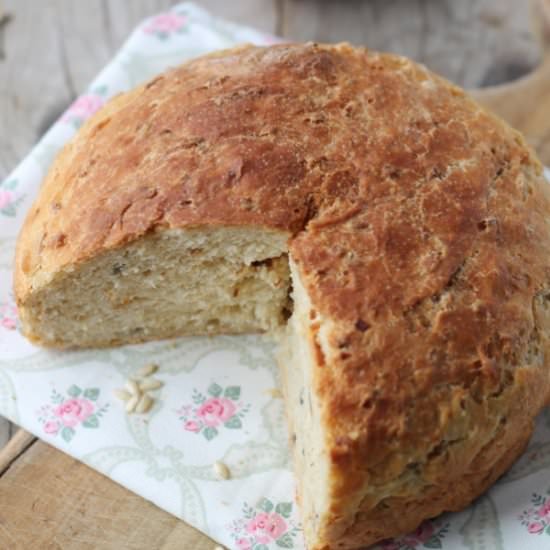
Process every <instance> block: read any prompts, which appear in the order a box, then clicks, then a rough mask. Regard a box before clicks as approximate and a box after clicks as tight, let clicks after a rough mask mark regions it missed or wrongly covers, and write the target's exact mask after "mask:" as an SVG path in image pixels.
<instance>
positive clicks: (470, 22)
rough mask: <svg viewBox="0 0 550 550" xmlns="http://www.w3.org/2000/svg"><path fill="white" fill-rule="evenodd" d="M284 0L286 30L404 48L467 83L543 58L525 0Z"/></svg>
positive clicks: (521, 69)
mask: <svg viewBox="0 0 550 550" xmlns="http://www.w3.org/2000/svg"><path fill="white" fill-rule="evenodd" d="M281 2H282V20H281V22H280V31H281V32H282V33H283V34H284V36H288V37H291V38H293V39H296V40H315V41H327V42H338V41H346V40H347V41H350V42H352V43H354V44H363V45H367V46H368V47H370V48H373V49H378V50H384V51H391V52H396V53H399V54H403V55H407V56H408V57H411V58H413V59H415V60H417V61H420V62H422V63H425V64H426V65H427V66H428V67H430V68H431V69H433V70H435V71H437V72H438V73H440V74H442V75H444V76H446V77H448V78H450V79H451V80H453V81H454V82H456V83H457V84H459V85H461V86H465V87H468V88H474V87H477V86H480V85H482V84H485V83H491V84H495V83H497V82H500V81H506V80H510V79H511V78H515V77H516V76H518V75H519V74H521V73H525V72H527V71H528V70H529V69H530V68H532V67H533V66H534V65H535V64H536V62H537V59H538V49H537V46H536V43H535V40H534V39H533V37H532V36H531V34H530V32H529V10H528V2H527V1H520V2H518V1H517V0H461V1H460V2H457V1H456V0H439V1H436V2H434V1H433V0H393V1H392V2H388V1H387V0H369V1H368V2H367V1H363V0H346V1H345V2H341V1H340V0H323V1H322V2H319V1H317V0H281Z"/></svg>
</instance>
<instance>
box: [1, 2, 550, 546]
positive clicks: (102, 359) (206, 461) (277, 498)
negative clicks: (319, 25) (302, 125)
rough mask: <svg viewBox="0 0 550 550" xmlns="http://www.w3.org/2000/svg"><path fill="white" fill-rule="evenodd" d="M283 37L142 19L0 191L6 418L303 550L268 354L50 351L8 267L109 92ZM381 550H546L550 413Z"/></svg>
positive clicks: (223, 342) (183, 7)
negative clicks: (30, 322) (144, 404)
mask: <svg viewBox="0 0 550 550" xmlns="http://www.w3.org/2000/svg"><path fill="white" fill-rule="evenodd" d="M275 41H277V39H276V38H275V37H272V36H268V35H266V34H263V33H260V32H258V31H255V30H252V29H249V28H245V27H242V26H238V25H234V24H231V23H228V22H225V21H221V20H219V19H216V18H213V17H212V16H210V15H209V14H208V13H206V12H205V11H204V10H202V9H200V8H198V7H197V6H195V5H193V4H190V3H184V4H180V5H178V6H175V7H174V8H173V9H172V10H170V11H169V12H166V13H163V14H160V15H157V16H155V17H152V18H150V19H148V20H147V21H145V22H144V23H143V24H142V25H140V26H139V27H138V28H137V29H136V30H135V31H134V33H133V34H132V35H131V36H130V38H129V39H128V41H127V42H126V44H125V45H124V46H123V47H122V49H121V50H120V52H119V53H118V54H117V55H116V57H115V58H114V59H113V60H112V62H111V63H110V64H109V65H108V66H107V67H106V68H105V69H104V70H103V71H102V72H101V74H100V75H99V76H98V77H97V78H96V80H95V81H94V82H93V83H92V85H91V86H90V87H89V89H88V90H87V91H86V92H85V93H84V95H82V96H81V97H80V98H79V99H78V100H77V101H75V103H74V104H73V105H72V106H71V107H70V108H69V109H68V110H67V112H66V113H65V114H64V115H63V116H62V117H61V119H60V120H59V121H58V122H57V123H56V124H55V125H54V126H53V128H52V129H51V130H50V131H49V132H48V133H47V134H46V135H45V136H44V138H43V139H42V140H41V141H40V143H39V144H38V145H37V146H36V147H35V148H34V149H33V150H32V151H31V152H30V153H29V155H28V156H27V158H26V159H25V160H24V161H23V162H22V163H21V164H20V165H19V166H18V167H17V168H16V169H15V170H14V172H13V173H12V174H11V175H10V176H9V177H8V178H7V179H6V180H5V181H3V182H2V183H1V184H0V414H2V415H4V416H6V417H8V418H9V419H11V420H12V421H14V422H16V423H17V424H19V425H21V426H23V427H24V428H25V429H27V430H29V431H31V432H33V433H34V434H36V435H37V436H39V437H40V438H42V439H44V440H45V441H47V442H48V443H50V444H52V445H54V446H56V447H58V448H59V449H61V450H62V451H64V452H66V453H68V454H70V455H72V456H74V457H75V458H77V459H78V460H81V461H82V462H85V463H86V464H88V465H89V466H91V467H92V468H95V469H96V470H98V471H100V472H102V473H104V474H105V475H107V476H109V477H110V478H112V479H113V480H115V481H116V482H118V483H121V484H122V485H124V486H125V487H127V488H129V489H130V490H132V491H134V492H136V493H138V494H140V495H142V496H143V497H144V498H146V499H149V500H151V501H153V502H154V503H155V504H157V505H158V506H160V507H161V508H163V509H165V510H167V511H168V512H170V513H171V514H174V515H176V516H178V517H180V518H182V519H183V520H185V521H187V522H188V523H190V524H192V525H193V526H195V527H196V528H198V529H200V530H201V531H203V532H204V533H207V534H208V535H210V536H211V537H212V538H214V539H216V540H217V541H219V542H220V543H221V544H223V545H225V546H226V547H228V548H231V549H239V550H274V549H276V548H297V549H303V548H304V545H303V541H302V536H301V531H300V523H299V518H298V514H297V510H296V505H295V504H294V502H293V495H294V488H293V478H292V473H291V470H290V464H289V457H288V449H287V445H286V438H287V433H286V426H285V422H284V414H283V403H282V401H281V399H280V398H278V397H277V396H276V395H277V392H274V389H275V388H276V387H277V386H278V379H277V369H276V367H275V363H274V361H273V345H272V344H271V343H270V342H269V340H267V339H265V338H263V337H260V336H242V337H229V336H220V337H216V338H182V339H178V340H174V341H164V342H156V343H151V344H146V345H137V346H126V347H122V348H117V349H111V350H101V351H82V352H50V351H45V350H42V349H39V348H36V347H34V346H32V345H31V344H29V343H28V342H27V341H26V340H25V339H24V338H23V337H22V336H21V335H20V333H19V332H18V330H17V311H16V308H15V305H14V302H13V295H12V291H11V278H12V258H13V252H14V245H15V238H16V235H17V232H18V230H19V227H20V225H21V223H22V220H23V217H24V215H25V211H26V210H27V208H28V207H29V205H30V204H31V202H32V200H33V198H34V196H35V195H36V193H37V190H38V187H39V185H40V182H41V180H42V178H43V177H44V175H45V173H46V171H47V169H48V166H49V165H50V163H51V161H52V159H53V156H54V155H55V153H56V152H57V151H58V150H59V148H60V147H61V146H62V145H63V144H64V143H65V142H66V141H67V140H68V139H69V138H70V137H71V136H72V135H73V134H74V132H75V131H76V129H77V128H78V127H79V126H80V125H81V124H82V122H83V120H84V119H85V118H87V117H88V116H90V115H91V114H92V113H94V112H95V111H97V110H98V109H99V108H100V107H101V106H102V105H103V104H104V103H105V101H106V100H107V99H108V98H109V97H110V96H112V95H113V94H115V93H117V92H120V91H121V90H127V89H129V88H131V87H133V86H135V85H136V84H138V83H139V82H142V81H143V80H145V79H148V78H150V77H151V76H153V75H154V74H156V73H158V72H160V71H162V70H163V69H165V68H166V67H168V66H171V65H176V64H178V63H181V62H182V61H184V60H186V59H189V58H191V57H194V56H197V55H200V54H203V53H206V52H208V51H211V50H215V49H220V48H226V47H230V46H233V45H235V44H237V43H242V42H253V43H258V44H269V43H273V42H275ZM150 362H154V363H157V364H158V365H160V371H159V373H158V374H157V377H158V378H159V379H161V380H162V381H163V382H164V383H165V385H164V387H163V388H162V389H160V390H156V391H155V398H156V399H155V405H154V408H153V409H152V411H151V413H150V414H149V415H147V416H141V415H132V416H127V415H126V414H125V413H124V411H123V409H122V407H121V405H120V403H119V402H118V401H117V400H116V399H115V398H114V397H113V390H114V389H115V388H117V387H121V386H123V385H124V382H125V380H126V379H127V378H128V377H130V376H131V375H132V374H135V373H136V371H137V370H138V369H139V368H140V367H142V366H143V365H145V364H147V363H150ZM216 461H221V462H223V463H225V464H226V465H227V466H228V467H229V469H230V471H231V478H230V479H229V480H223V481H220V480H219V479H218V478H217V477H216V474H215V471H214V469H213V463H214V462H216ZM0 547H3V545H2V543H1V534H0ZM381 547H382V548H384V549H385V550H390V549H391V550H398V549H399V550H411V549H422V548H444V549H449V550H450V549H453V550H459V549H460V550H462V549H468V550H519V549H522V550H523V549H541V548H550V411H549V410H546V411H545V413H544V414H543V415H542V416H541V418H540V419H539V421H538V425H537V431H536V434H535V436H534V437H533V440H532V442H531V445H530V448H529V450H528V451H527V452H526V453H525V455H524V456H523V457H522V458H521V459H520V460H519V461H518V463H517V464H516V465H515V466H514V467H513V468H512V469H511V471H510V472H508V474H507V475H506V476H505V477H504V478H503V479H502V480H501V481H499V483H497V484H496V485H495V486H494V487H493V488H492V489H491V490H490V491H489V492H488V493H487V494H485V495H484V496H483V497H481V498H480V499H479V500H478V501H477V502H476V503H475V504H474V505H472V506H471V507H470V508H469V509H467V510H465V511H463V512H461V513H459V514H452V515H451V514H449V515H446V516H443V517H441V518H438V519H436V520H434V521H430V522H426V523H424V524H423V526H422V527H421V528H419V529H418V530H417V531H416V532H415V533H413V534H411V535H409V536H406V537H402V538H400V539H398V540H395V541H388V542H386V543H384V544H382V545H381Z"/></svg>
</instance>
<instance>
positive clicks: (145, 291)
mask: <svg viewBox="0 0 550 550" xmlns="http://www.w3.org/2000/svg"><path fill="white" fill-rule="evenodd" d="M286 239H287V235H286V234H285V233H284V232H277V231H271V230H265V229H261V228H253V227H249V228H246V229H245V228H238V227H226V228H223V229H221V228H208V227H206V228H204V227H203V228H199V227H197V228H189V229H170V230H167V231H162V232H154V233H151V234H149V235H147V236H146V237H144V238H143V239H140V240H137V241H134V242H132V243H130V244H128V245H126V246H124V247H122V248H120V249H116V250H111V251H108V252H105V253H103V254H100V255H98V256H97V257H96V258H94V259H92V260H90V261H88V262H85V263H83V264H81V265H77V266H71V268H70V269H68V270H66V271H58V272H57V273H52V274H51V276H50V277H49V279H48V281H47V284H44V286H43V287H42V288H41V289H40V290H38V289H37V290H36V291H35V292H34V293H33V294H32V297H31V298H30V300H29V301H28V302H27V304H26V306H25V308H24V309H23V310H22V314H21V320H22V322H23V324H24V326H25V330H26V333H27V335H28V336H29V337H30V338H31V339H33V338H36V339H39V341H40V342H41V343H43V344H45V345H51V346H60V347H71V346H72V347H83V346H109V345H114V344H120V343H128V342H140V341H144V340H151V339H159V338H169V337H173V336H181V335H185V334H213V333H215V334H217V333H220V332H223V333H243V332H257V331H265V330H269V329H271V328H274V327H276V326H277V325H279V324H280V323H281V322H283V321H284V317H283V316H284V313H285V309H288V306H289V303H288V282H289V281H288V279H289V276H288V260H287V255H286ZM34 335H37V336H36V337H34Z"/></svg>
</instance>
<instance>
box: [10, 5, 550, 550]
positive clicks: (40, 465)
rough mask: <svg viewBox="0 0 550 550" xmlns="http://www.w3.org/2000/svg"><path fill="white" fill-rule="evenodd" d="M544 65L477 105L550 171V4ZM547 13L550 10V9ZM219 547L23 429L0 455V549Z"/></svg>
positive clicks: (541, 24)
mask: <svg viewBox="0 0 550 550" xmlns="http://www.w3.org/2000/svg"><path fill="white" fill-rule="evenodd" d="M537 5H538V8H539V12H538V15H537V17H536V18H535V21H537V22H538V27H537V30H538V32H539V38H540V42H541V45H542V48H543V52H544V55H543V61H542V63H541V65H540V67H539V68H538V69H537V70H536V71H535V72H533V73H532V74H530V75H528V76H527V77H525V78H523V79H521V80H519V81H517V82H514V83H512V84H508V85H504V86H499V87H494V88H489V89H484V90H482V91H475V92H473V94H474V95H475V96H476V98H477V99H478V100H479V101H480V102H481V103H483V104H484V105H486V106H487V107H488V108H490V109H492V110H493V111H494V112H496V113H497V114H499V115H500V116H501V117H503V118H504V119H505V120H507V121H508V122H510V124H512V125H513V126H515V127H516V128H517V129H518V130H520V131H522V132H523V133H524V134H525V135H526V137H527V139H528V141H529V142H530V143H531V144H532V145H533V146H534V147H535V149H536V150H537V152H538V153H539V155H540V157H541V159H542V161H543V162H544V163H545V164H547V165H550V47H549V44H550V15H549V14H550V0H540V1H539V2H538V4H537ZM547 8H548V9H547ZM215 546H216V545H215V543H214V542H213V541H211V540H210V539H209V538H208V537H206V536H204V535H202V534H201V533H199V532H197V531H196V530H195V529H193V528H192V527H189V526H188V525H186V524H185V523H184V522H182V521H179V520H177V519H176V518H175V517H173V516H171V515H169V514H167V513H165V512H163V511H161V510H160V509H158V508H157V507H156V506H154V505H152V504H151V503H149V502H147V501H145V500H144V499H143V498H141V497H139V496H137V495H135V494H133V493H131V492H129V491H127V490H126V489H124V488H122V487H120V486H119V485H117V484H115V483H114V482H112V481H111V480H109V479H108V478H106V477H104V476H102V475H101V474H98V473H97V472H95V471H93V470H91V469H90V468H88V467H87V466H85V465H84V464H82V463H80V462H77V461H76V460H74V459H72V458H70V457H69V456H67V455H65V454H63V453H61V452H60V451H57V450H56V449H54V448H52V447H50V446H49V445H47V444H45V443H43V442H42V441H39V440H37V439H36V438H34V437H33V436H32V435H30V434H29V433H27V432H25V431H24V430H20V431H19V432H18V433H17V434H16V435H15V437H14V438H13V439H12V440H11V441H10V443H9V444H8V445H7V446H6V447H5V448H4V449H3V450H2V451H0V549H1V550H4V549H9V550H12V549H13V550H18V549H23V550H26V549H30V548H33V549H34V548H36V549H40V550H42V549H44V550H48V549H60V550H73V549H74V550H87V549H92V548H93V549H100V550H103V549H105V550H107V549H109V550H111V549H113V550H115V549H116V550H123V549H129V550H133V549H135V550H149V549H159V550H179V549H186V550H187V549H188V550H214V548H215Z"/></svg>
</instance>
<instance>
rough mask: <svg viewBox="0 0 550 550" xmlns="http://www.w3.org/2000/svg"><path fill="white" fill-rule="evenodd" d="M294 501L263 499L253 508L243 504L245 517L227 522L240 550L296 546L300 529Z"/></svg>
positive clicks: (267, 549) (263, 549) (265, 549)
mask: <svg viewBox="0 0 550 550" xmlns="http://www.w3.org/2000/svg"><path fill="white" fill-rule="evenodd" d="M292 507H293V504H292V502H279V503H277V504H274V503H273V502H272V501H271V500H269V499H267V498H263V499H261V500H260V502H259V503H258V505H257V506H256V507H255V508H253V507H251V506H249V505H248V504H246V503H245V504H244V506H243V517H241V518H239V519H236V520H234V521H232V522H231V523H230V524H229V525H227V529H228V530H229V534H230V536H231V538H232V539H233V540H234V541H235V546H236V547H237V548H238V549H239V550H270V549H272V548H294V547H295V546H296V540H295V538H296V535H297V534H298V532H299V531H300V528H299V527H298V526H297V525H296V523H295V521H294V519H293V518H292Z"/></svg>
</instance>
